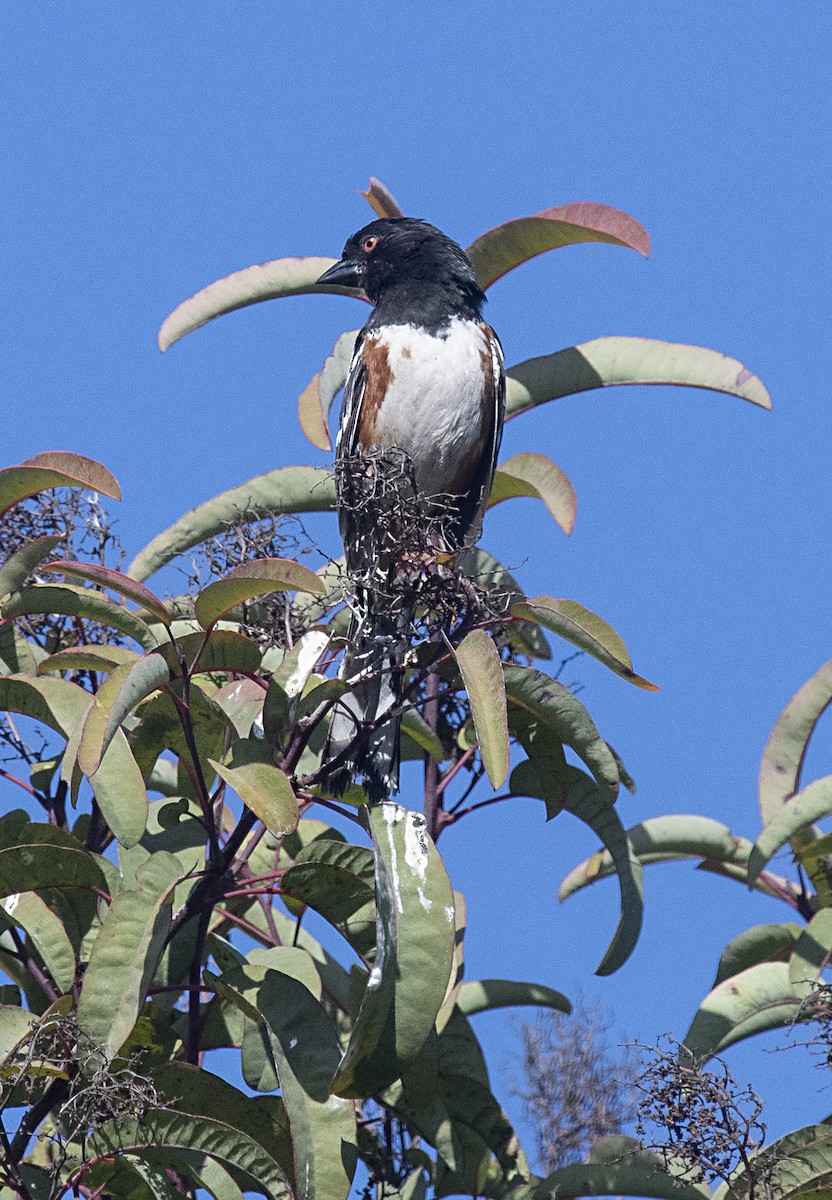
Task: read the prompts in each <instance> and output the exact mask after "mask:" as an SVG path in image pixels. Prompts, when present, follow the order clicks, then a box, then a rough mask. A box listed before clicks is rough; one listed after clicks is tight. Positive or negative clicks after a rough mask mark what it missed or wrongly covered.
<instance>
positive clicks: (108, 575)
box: [43, 558, 172, 626]
mask: <svg viewBox="0 0 832 1200" xmlns="http://www.w3.org/2000/svg"><path fill="white" fill-rule="evenodd" d="M43 570H44V571H55V572H56V573H57V574H60V575H64V576H66V575H75V576H76V577H77V578H78V579H87V580H89V582H90V583H98V584H100V585H101V587H105V588H107V589H108V590H109V591H111V592H116V593H117V594H118V595H119V596H125V597H126V598H127V599H128V600H133V601H134V602H135V603H136V604H138V605H139V606H140V607H141V608H143V609H144V610H145V612H149V613H150V614H151V615H152V616H154V617H155V618H156V620H157V621H161V623H162V624H163V625H165V626H170V624H171V620H172V618H171V615H170V613H169V612H168V610H167V609H166V608H165V606H164V604H163V603H162V601H161V600H160V599H159V597H158V596H154V595H153V593H152V592H151V591H149V590H148V589H147V588H146V587H145V586H144V585H143V584H141V583H137V582H136V580H135V579H131V578H130V577H129V576H128V575H122V573H121V571H114V570H112V568H110V567H102V566H99V565H98V563H82V562H71V561H70V560H69V559H62V558H61V559H56V560H55V561H54V562H48V563H44V566H43Z"/></svg>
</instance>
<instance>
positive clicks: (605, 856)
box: [558, 813, 751, 901]
mask: <svg viewBox="0 0 832 1200" xmlns="http://www.w3.org/2000/svg"><path fill="white" fill-rule="evenodd" d="M627 838H628V840H629V843H630V846H631V847H632V852H633V854H634V855H635V856H636V858H637V859H638V860H639V862H640V863H641V864H642V865H643V866H647V865H649V864H650V863H657V862H676V861H678V860H679V859H685V858H706V859H709V860H712V861H714V862H723V863H729V864H736V865H737V866H738V867H741V868H743V871H742V874H743V877H744V876H745V866H746V864H747V863H748V856H749V854H750V853H751V842H749V841H748V839H747V838H743V837H737V835H736V834H733V833H732V832H731V830H730V829H729V828H728V826H727V825H723V824H722V822H721V821H714V820H713V819H712V818H710V817H700V816H696V815H692V814H686V813H674V814H673V815H671V816H666V817H650V818H649V819H648V820H646V821H642V822H640V823H639V824H638V825H633V826H631V828H630V829H628V830H627ZM614 871H615V866H614V864H613V861H612V858H611V857H610V854H609V852H608V851H606V850H601V851H599V852H598V853H597V854H593V855H592V856H591V857H590V858H587V859H585V860H584V862H582V863H579V865H578V866H577V867H575V868H574V869H573V870H572V871H570V872H569V874H568V875H567V876H566V878H565V879H564V881H563V883H562V884H561V885H560V888H559V890H558V898H559V899H560V900H562V901H563V900H565V899H566V898H567V897H568V896H572V895H574V894H575V892H579V891H580V890H581V888H584V887H587V886H588V885H589V884H590V883H595V882H596V880H598V879H606V878H607V877H608V876H610V875H612V874H613V872H614Z"/></svg>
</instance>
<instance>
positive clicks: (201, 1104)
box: [154, 1061, 292, 1200]
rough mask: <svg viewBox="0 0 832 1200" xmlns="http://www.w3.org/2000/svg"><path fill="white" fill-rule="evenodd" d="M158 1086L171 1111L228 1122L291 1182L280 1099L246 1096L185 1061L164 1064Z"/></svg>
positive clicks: (156, 1074) (157, 1076)
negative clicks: (249, 1139) (257, 1147)
mask: <svg viewBox="0 0 832 1200" xmlns="http://www.w3.org/2000/svg"><path fill="white" fill-rule="evenodd" d="M154 1082H155V1083H156V1086H157V1087H158V1088H159V1090H160V1092H161V1093H162V1095H163V1096H164V1097H165V1099H166V1100H167V1103H168V1105H169V1106H170V1107H172V1108H175V1109H176V1110H177V1111H178V1112H181V1113H187V1114H189V1115H191V1116H194V1117H206V1118H208V1119H209V1120H212V1121H222V1122H225V1123H227V1124H228V1125H230V1126H232V1127H233V1128H234V1129H236V1130H237V1132H238V1133H239V1134H242V1135H243V1137H245V1138H253V1139H254V1140H255V1141H256V1142H257V1143H258V1145H259V1146H260V1147H261V1148H262V1150H263V1152H264V1153H265V1154H266V1155H268V1156H269V1158H270V1159H272V1160H273V1161H274V1162H275V1163H277V1164H278V1165H279V1167H280V1169H281V1170H282V1171H283V1173H284V1175H285V1176H286V1177H287V1178H289V1179H290V1178H291V1174H292V1151H291V1146H290V1144H289V1139H288V1136H287V1132H286V1120H285V1113H283V1111H282V1105H281V1103H280V1101H279V1100H278V1099H277V1098H275V1099H274V1100H270V1101H262V1100H260V1099H255V1098H253V1097H251V1096H246V1095H245V1094H244V1093H243V1092H241V1091H240V1090H239V1089H238V1088H235V1087H234V1086H233V1085H232V1084H230V1083H228V1082H226V1080H225V1079H221V1078H220V1077H219V1076H217V1075H214V1074H212V1073H211V1072H210V1071H206V1070H204V1069H202V1068H199V1067H195V1066H192V1065H191V1064H190V1063H184V1062H181V1061H168V1062H166V1063H163V1064H162V1065H161V1066H160V1067H158V1068H157V1069H156V1070H155V1071H154ZM210 1153H212V1154H213V1151H212V1150H210ZM235 1165H236V1164H235ZM255 1179H257V1174H256V1173H255ZM281 1200H283V1198H281Z"/></svg>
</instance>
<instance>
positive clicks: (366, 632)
mask: <svg viewBox="0 0 832 1200" xmlns="http://www.w3.org/2000/svg"><path fill="white" fill-rule="evenodd" d="M376 607H377V602H376V603H373V602H372V601H368V602H367V603H365V604H362V605H357V606H356V609H355V610H354V612H353V616H352V619H351V621H350V629H349V633H348V635H347V650H346V653H345V655H344V662H343V664H342V667H341V678H342V679H344V680H345V681H346V682H347V683H348V684H350V690H349V691H348V692H346V693H345V694H344V696H342V698H341V699H340V700H339V701H338V703H337V705H336V708H335V714H334V716H333V719H332V724H331V726H330V729H329V736H328V738H327V743H326V749H325V751H324V762H331V761H332V760H333V759H334V758H336V757H338V756H339V755H341V754H343V753H344V751H345V750H346V749H347V748H348V747H349V746H350V744H351V743H352V742H353V741H355V739H356V737H358V736H359V735H360V734H361V733H362V732H365V731H366V730H367V728H368V726H370V725H374V724H377V723H378V722H379V721H383V723H382V724H381V725H380V726H379V728H378V729H376V730H375V731H374V732H373V733H372V734H370V736H369V737H368V738H365V739H364V740H363V741H362V742H361V743H360V744H359V745H358V746H357V747H356V749H355V750H354V751H353V752H352V753H351V754H350V755H349V756H348V757H347V758H345V759H344V761H343V763H342V764H341V765H340V766H339V767H338V768H337V769H336V770H335V771H333V772H332V774H331V775H330V776H329V779H328V781H327V782H328V785H329V787H330V788H331V790H332V791H333V792H335V793H336V795H340V794H342V793H343V792H344V791H345V790H346V788H347V787H348V786H349V784H350V783H351V782H352V780H353V779H355V778H356V777H357V776H359V775H360V776H362V777H363V782H364V787H365V789H366V791H367V795H368V797H369V800H370V803H371V804H375V803H378V802H379V801H380V800H385V799H386V798H387V797H388V796H390V795H392V794H393V793H395V792H397V791H398V790H399V737H400V728H401V715H400V714H398V715H393V716H390V718H389V720H384V718H385V716H386V715H387V714H388V713H394V712H395V710H396V709H398V707H399V705H400V702H401V697H402V688H403V683H404V679H403V670H402V665H403V663H404V657H405V653H406V651H407V647H408V644H409V637H408V631H409V629H410V626H411V622H412V619H413V614H412V612H410V611H407V612H405V611H403V610H402V611H399V612H398V613H392V612H391V611H390V610H389V609H388V610H387V611H385V612H383V613H379V612H377V611H375V609H376Z"/></svg>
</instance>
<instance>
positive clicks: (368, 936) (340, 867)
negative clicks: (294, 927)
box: [281, 822, 376, 958]
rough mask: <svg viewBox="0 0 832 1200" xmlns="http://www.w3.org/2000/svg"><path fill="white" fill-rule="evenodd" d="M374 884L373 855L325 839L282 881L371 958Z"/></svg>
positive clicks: (287, 891) (300, 858) (286, 892)
mask: <svg viewBox="0 0 832 1200" xmlns="http://www.w3.org/2000/svg"><path fill="white" fill-rule="evenodd" d="M302 824H305V822H303V823H302ZM373 882H374V868H373V856H372V853H371V852H370V851H368V850H366V849H365V848H364V847H363V846H351V845H346V844H344V843H342V842H335V841H330V840H328V839H321V840H320V841H315V842H313V843H312V844H311V845H309V846H306V847H304V849H303V850H302V851H301V852H300V853H299V854H298V857H297V861H296V863H295V865H294V866H292V867H290V868H289V869H288V870H287V872H286V874H285V875H284V876H283V879H282V880H281V891H282V892H283V893H284V896H289V897H292V898H294V899H296V900H298V901H300V902H301V903H302V904H308V905H309V907H310V908H313V909H314V910H315V911H316V912H318V913H320V915H321V916H322V917H323V918H324V919H325V920H326V921H328V922H329V923H330V924H331V925H333V926H334V927H335V928H336V929H337V930H338V931H339V933H341V935H342V936H343V937H344V938H345V939H346V940H347V942H349V944H350V945H351V946H352V948H353V949H354V950H355V951H356V953H357V954H360V955H361V956H362V958H366V957H367V956H368V955H369V954H370V953H371V951H372V950H373V949H374V947H375V936H376V908H375V895H374V889H373Z"/></svg>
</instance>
